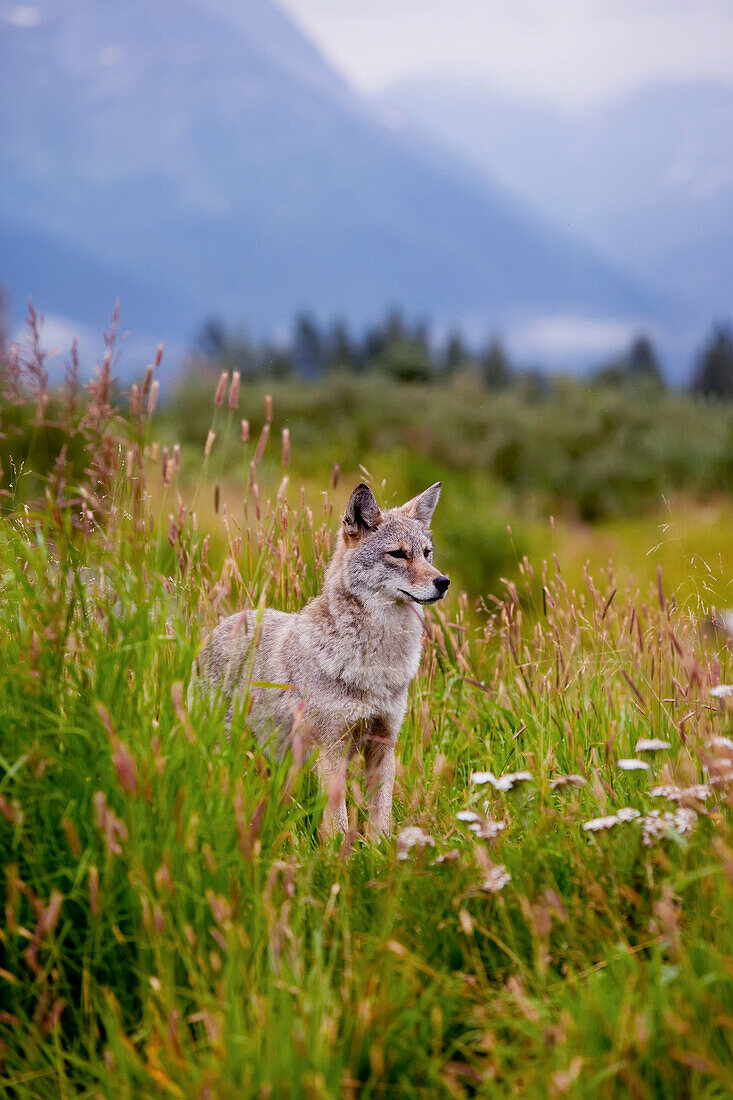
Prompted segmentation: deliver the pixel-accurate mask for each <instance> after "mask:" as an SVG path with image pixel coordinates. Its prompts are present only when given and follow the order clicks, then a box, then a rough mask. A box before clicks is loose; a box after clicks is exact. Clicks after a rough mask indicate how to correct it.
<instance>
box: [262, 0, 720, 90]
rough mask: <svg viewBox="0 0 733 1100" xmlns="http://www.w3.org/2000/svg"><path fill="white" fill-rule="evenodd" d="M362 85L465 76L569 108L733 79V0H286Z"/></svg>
mask: <svg viewBox="0 0 733 1100" xmlns="http://www.w3.org/2000/svg"><path fill="white" fill-rule="evenodd" d="M280 3H281V6H282V7H284V8H285V9H286V10H287V11H288V12H289V13H290V15H292V16H293V17H294V18H295V19H296V21H297V22H298V23H299V24H300V25H301V26H302V27H303V28H304V29H305V30H306V32H307V33H308V34H309V35H310V36H311V37H312V38H313V40H314V41H315V42H316V43H317V45H318V46H319V47H320V48H321V49H322V50H323V51H324V53H325V54H326V56H327V57H328V58H329V60H330V61H331V62H332V63H333V64H334V65H335V66H336V67H337V68H338V69H340V70H341V71H342V72H343V73H344V74H345V75H346V77H347V78H348V79H349V80H350V81H351V82H352V83H354V84H355V85H356V86H357V87H359V88H360V89H362V90H363V91H366V92H377V91H380V90H382V89H383V88H385V87H386V86H388V85H389V84H391V83H393V82H395V81H397V80H400V79H402V78H404V77H408V76H414V75H418V74H420V75H425V74H431V75H435V74H437V73H453V74H459V73H460V75H461V77H462V78H463V79H466V78H471V79H476V78H479V79H482V80H484V81H486V82H487V83H491V84H494V85H496V86H498V87H500V88H501V89H502V90H504V91H511V92H514V93H518V94H523V95H529V96H532V97H535V98H539V99H544V100H548V101H553V102H556V103H561V104H565V105H573V104H582V103H585V102H590V101H592V100H594V99H600V98H604V97H607V96H612V95H615V94H617V93H619V92H621V91H625V90H627V89H629V88H632V87H634V86H636V85H638V84H641V83H646V82H650V81H653V80H662V79H682V78H708V79H720V80H725V81H727V82H729V81H730V79H731V77H730V74H731V72H732V71H733V5H731V4H730V3H729V2H728V0H673V2H670V3H668V2H666V0H664V2H662V0H556V2H555V3H554V4H548V3H547V2H546V0H492V2H489V0H280Z"/></svg>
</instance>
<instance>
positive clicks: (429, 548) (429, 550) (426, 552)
mask: <svg viewBox="0 0 733 1100" xmlns="http://www.w3.org/2000/svg"><path fill="white" fill-rule="evenodd" d="M432 552H433V548H432V546H426V547H425V550H424V551H423V553H424V554H425V557H426V558H429V557H430V555H431V554H432Z"/></svg>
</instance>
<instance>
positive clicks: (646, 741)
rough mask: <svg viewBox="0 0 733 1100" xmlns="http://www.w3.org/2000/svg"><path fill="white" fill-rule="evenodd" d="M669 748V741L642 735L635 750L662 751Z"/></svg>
mask: <svg viewBox="0 0 733 1100" xmlns="http://www.w3.org/2000/svg"><path fill="white" fill-rule="evenodd" d="M669 748H671V745H670V743H669V741H661V740H660V739H659V738H658V737H640V738H639V740H638V741H637V742H636V745H635V746H634V752H662V750H663V749H669Z"/></svg>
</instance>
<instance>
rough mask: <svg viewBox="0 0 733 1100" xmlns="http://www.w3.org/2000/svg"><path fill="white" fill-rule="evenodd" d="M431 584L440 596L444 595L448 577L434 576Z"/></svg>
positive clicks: (446, 589) (448, 582) (448, 580)
mask: <svg viewBox="0 0 733 1100" xmlns="http://www.w3.org/2000/svg"><path fill="white" fill-rule="evenodd" d="M433 584H434V585H435V587H436V588H437V589H438V592H440V594H441V596H444V595H445V594H446V592H447V591H448V585H449V584H450V577H436V578H435V580H434V581H433Z"/></svg>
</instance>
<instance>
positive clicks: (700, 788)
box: [650, 783, 713, 802]
mask: <svg viewBox="0 0 733 1100" xmlns="http://www.w3.org/2000/svg"><path fill="white" fill-rule="evenodd" d="M650 793H651V794H652V796H653V797H654V798H666V799H667V802H689V801H690V800H694V801H696V802H705V801H706V800H707V799H708V798H710V795H711V794H712V793H713V792H712V791H711V789H710V787H708V785H707V784H706V783H694V784H693V785H692V786H691V787H675V786H674V785H673V784H671V783H664V784H662V785H661V786H660V787H652V789H651V792H650Z"/></svg>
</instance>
